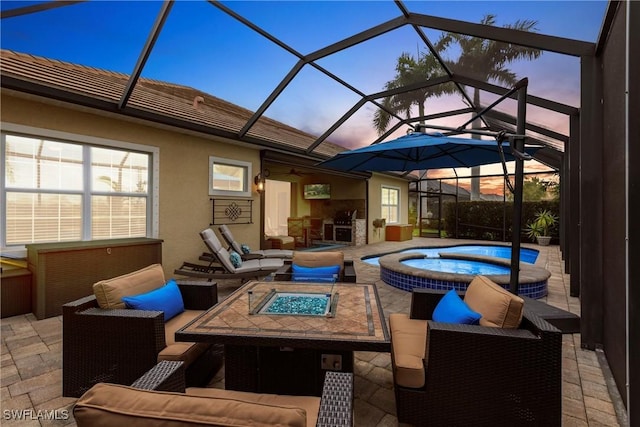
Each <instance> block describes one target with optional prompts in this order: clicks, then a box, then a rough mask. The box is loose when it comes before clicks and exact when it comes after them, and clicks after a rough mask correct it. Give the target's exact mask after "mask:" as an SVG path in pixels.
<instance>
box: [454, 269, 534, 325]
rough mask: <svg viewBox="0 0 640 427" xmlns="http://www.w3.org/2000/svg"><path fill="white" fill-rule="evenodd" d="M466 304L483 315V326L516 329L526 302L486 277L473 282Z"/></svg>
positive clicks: (466, 295) (481, 321)
mask: <svg viewBox="0 0 640 427" xmlns="http://www.w3.org/2000/svg"><path fill="white" fill-rule="evenodd" d="M464 302H466V303H467V305H468V306H469V308H471V310H473V311H475V312H478V313H480V314H481V315H482V318H481V319H480V325H481V326H493V327H498V328H507V329H509V328H511V329H514V328H517V327H518V326H520V322H521V321H522V311H523V308H524V300H523V299H522V298H520V297H519V296H517V295H514V294H512V293H511V292H509V291H507V290H506V289H504V288H503V287H502V286H499V285H497V284H495V283H494V282H493V281H491V280H489V279H487V278H486V277H484V276H476V277H475V278H474V279H473V280H472V281H471V283H470V284H469V286H468V287H467V292H466V293H465V296H464Z"/></svg>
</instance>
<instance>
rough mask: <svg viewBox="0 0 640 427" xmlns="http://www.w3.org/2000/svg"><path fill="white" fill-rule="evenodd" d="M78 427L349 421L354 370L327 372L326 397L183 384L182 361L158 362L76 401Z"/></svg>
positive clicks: (324, 424) (323, 425) (99, 386)
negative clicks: (131, 380) (121, 382)
mask: <svg viewBox="0 0 640 427" xmlns="http://www.w3.org/2000/svg"><path fill="white" fill-rule="evenodd" d="M73 414H74V418H75V421H76V423H77V425H78V426H79V427H84V426H87V427H94V426H96V425H101V426H111V425H113V426H127V427H137V426H140V427H148V426H151V427H153V426H163V427H185V426H190V425H192V426H193V425H211V426H213V425H216V426H231V425H233V426H245V425H246V426H274V425H281V426H285V425H287V426H300V427H305V426H308V427H312V426H321V427H329V426H332V427H333V426H351V425H353V374H350V373H344V372H327V375H326V378H325V382H324V388H323V392H322V397H316V396H284V395H272V394H259V393H249V392H241V391H233V390H221V389H215V388H197V387H191V388H186V389H185V382H184V366H183V362H167V361H163V362H160V363H159V364H158V365H156V366H154V367H153V368H152V369H151V370H150V371H148V372H147V373H146V374H144V375H143V376H142V377H141V378H139V379H138V380H136V381H135V382H134V383H133V384H132V385H131V386H124V385H114V384H104V383H101V384H97V385H95V386H93V387H92V388H91V389H90V390H89V391H87V392H86V393H85V394H84V395H83V396H82V397H81V398H80V399H79V400H78V401H77V402H76V404H75V406H74V410H73Z"/></svg>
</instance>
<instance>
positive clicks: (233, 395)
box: [186, 387, 320, 427]
mask: <svg viewBox="0 0 640 427" xmlns="http://www.w3.org/2000/svg"><path fill="white" fill-rule="evenodd" d="M186 393H187V394H188V395H192V396H204V397H215V398H227V399H234V400H242V401H244V402H254V403H263V404H265V405H272V406H283V407H291V408H302V409H304V411H305V412H306V413H307V426H309V427H315V425H316V424H317V423H318V413H319V411H320V398H319V397H315V396H283V395H279V394H261V393H250V392H247V391H235V390H222V389H219V388H200V387H190V388H188V389H187V391H186Z"/></svg>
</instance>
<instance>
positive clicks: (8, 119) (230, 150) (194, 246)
mask: <svg viewBox="0 0 640 427" xmlns="http://www.w3.org/2000/svg"><path fill="white" fill-rule="evenodd" d="M0 102H1V106H2V107H1V108H2V109H1V120H2V123H3V125H4V124H5V123H8V124H16V125H23V126H28V127H31V128H33V129H34V135H39V134H40V131H38V129H44V130H53V131H58V132H66V133H69V134H75V135H78V136H84V137H87V136H88V137H94V138H102V139H106V140H113V141H120V142H127V143H135V144H142V145H148V146H153V147H157V148H158V149H159V168H160V169H159V197H158V201H157V202H158V204H159V233H158V236H151V237H157V238H160V239H162V240H164V243H163V267H164V270H165V274H166V275H167V277H172V276H173V271H174V269H176V268H177V267H179V266H180V265H181V264H182V262H183V261H191V262H197V261H198V256H199V255H200V254H201V253H202V252H203V251H204V250H206V247H205V246H204V244H203V243H202V240H201V239H200V236H199V234H198V233H199V232H200V231H201V230H203V229H205V228H207V227H208V226H209V224H210V222H211V209H212V208H211V201H210V196H209V187H208V179H207V177H208V173H209V156H217V157H223V158H228V159H235V160H243V161H249V162H251V163H252V169H253V174H254V175H255V174H256V173H257V171H258V170H259V167H260V155H259V151H258V150H257V149H255V148H250V147H247V146H242V145H239V144H237V143H229V141H222V140H221V139H220V138H216V139H205V138H203V137H200V136H194V135H189V134H186V133H179V132H176V131H175V130H172V129H168V128H160V127H153V126H150V125H148V124H144V123H138V122H134V121H124V120H120V119H115V118H111V117H108V115H107V114H105V113H103V112H100V113H99V114H96V113H94V112H92V111H90V110H88V109H85V110H81V109H78V108H70V107H69V106H68V105H65V104H61V103H57V104H55V103H51V102H42V101H41V100H39V99H35V98H32V99H27V98H24V97H17V96H13V95H12V94H9V93H8V92H7V91H2V94H1V98H0ZM251 189H252V198H253V200H254V202H253V224H245V225H243V226H242V227H234V228H233V233H234V236H235V237H236V239H237V240H239V241H241V242H243V243H247V244H248V245H250V246H252V247H259V246H260V224H259V218H260V212H259V209H260V203H259V197H260V195H259V194H258V193H257V192H256V189H255V186H254V185H253V181H251Z"/></svg>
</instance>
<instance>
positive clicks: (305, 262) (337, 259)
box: [291, 251, 344, 271]
mask: <svg viewBox="0 0 640 427" xmlns="http://www.w3.org/2000/svg"><path fill="white" fill-rule="evenodd" d="M291 262H292V263H293V264H295V265H299V266H302V267H326V266H329V265H339V266H340V271H342V270H343V269H344V253H342V252H299V251H296V252H294V253H293V259H292V261H291Z"/></svg>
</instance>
